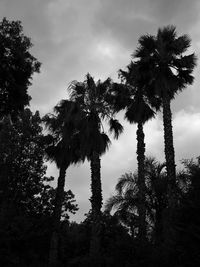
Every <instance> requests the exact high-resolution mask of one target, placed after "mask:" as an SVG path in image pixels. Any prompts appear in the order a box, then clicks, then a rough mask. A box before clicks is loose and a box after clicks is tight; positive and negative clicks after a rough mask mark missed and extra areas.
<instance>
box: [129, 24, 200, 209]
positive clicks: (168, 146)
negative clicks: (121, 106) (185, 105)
mask: <svg viewBox="0 0 200 267" xmlns="http://www.w3.org/2000/svg"><path fill="white" fill-rule="evenodd" d="M190 43H191V41H190V38H189V37H188V36H187V35H182V36H180V37H178V36H177V33H176V28H175V27H174V26H166V27H164V28H162V29H159V30H158V32H157V35H156V36H153V35H143V36H141V37H140V39H139V46H138V48H137V50H136V52H135V53H134V58H136V59H137V60H139V61H140V62H141V66H142V67H141V70H143V72H145V73H146V83H147V85H148V87H147V89H148V90H149V94H151V95H157V96H158V97H159V98H160V99H161V101H162V107H163V125H164V143H165V158H166V167H167V174H168V178H169V192H170V194H171V197H170V198H169V201H170V206H171V207H173V206H174V205H175V196H174V193H175V189H174V188H175V182H176V165H175V153H174V145H173V132H172V113H171V107H170V103H171V100H172V99H173V98H174V97H175V95H176V94H177V93H178V92H180V91H182V90H183V89H184V88H185V87H186V86H187V85H189V84H192V82H193V79H194V78H193V76H192V71H193V69H194V67H195V65H196V57H195V55H194V54H189V55H185V52H186V51H187V49H188V48H189V47H190Z"/></svg>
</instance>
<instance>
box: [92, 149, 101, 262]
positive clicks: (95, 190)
mask: <svg viewBox="0 0 200 267" xmlns="http://www.w3.org/2000/svg"><path fill="white" fill-rule="evenodd" d="M90 166H91V191H92V197H91V199H90V201H91V205H92V223H93V224H92V234H91V241H90V258H91V264H92V265H91V266H95V267H98V266H100V258H101V257H100V256H101V255H100V249H101V245H100V242H101V240H100V235H101V207H102V189H101V173H100V169H101V165H100V158H99V155H98V153H96V152H93V153H92V157H91V164H90Z"/></svg>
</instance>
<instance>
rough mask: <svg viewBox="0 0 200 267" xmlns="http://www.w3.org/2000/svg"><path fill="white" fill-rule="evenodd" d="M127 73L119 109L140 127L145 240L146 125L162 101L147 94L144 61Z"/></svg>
mask: <svg viewBox="0 0 200 267" xmlns="http://www.w3.org/2000/svg"><path fill="white" fill-rule="evenodd" d="M127 69H128V70H127V71H122V70H120V72H119V75H120V77H121V79H122V81H123V82H124V81H125V84H124V85H115V86H114V91H115V96H116V97H115V108H116V109H117V110H120V109H124V108H125V109H126V113H125V118H126V119H127V120H128V121H129V122H130V123H136V124H137V132H136V134H137V161H138V189H139V206H138V213H139V238H140V239H142V240H145V238H146V227H145V217H146V209H145V205H144V202H145V179H144V161H145V142H144V131H143V125H144V124H145V122H147V121H148V120H150V119H151V118H153V117H154V116H155V111H156V110H158V109H159V106H160V101H159V99H158V98H156V97H152V96H148V95H147V94H146V84H145V79H146V77H145V75H146V74H145V73H143V72H141V70H140V61H138V62H131V63H130V64H129V65H128V66H127Z"/></svg>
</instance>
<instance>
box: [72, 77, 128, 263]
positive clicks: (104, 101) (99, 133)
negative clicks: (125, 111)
mask: <svg viewBox="0 0 200 267" xmlns="http://www.w3.org/2000/svg"><path fill="white" fill-rule="evenodd" d="M111 86H112V81H111V80H110V79H109V78H108V79H106V80H105V81H104V82H101V81H100V80H99V81H97V82H96V83H95V81H94V79H93V78H92V77H91V75H90V74H87V75H86V79H85V81H84V82H78V81H73V82H72V83H71V84H70V86H69V90H70V100H71V101H73V102H75V103H76V104H77V105H78V107H79V110H77V113H76V114H75V116H77V114H79V115H78V116H80V117H81V119H80V120H79V123H78V126H77V127H78V128H79V130H80V133H81V134H80V150H81V153H82V155H84V157H86V158H87V159H88V160H89V161H90V168H91V191H92V196H91V199H90V201H91V205H92V220H93V226H92V238H91V245H90V254H91V257H92V259H93V261H94V262H93V264H97V265H98V264H99V263H98V256H97V255H98V253H99V250H100V229H101V224H100V223H101V208H102V188H101V172H100V169H101V164H100V156H101V155H102V154H103V153H105V152H106V150H107V149H108V147H109V144H110V139H109V137H108V135H107V134H106V133H105V131H104V126H103V122H105V121H107V122H108V126H109V132H113V133H114V137H115V138H118V136H119V134H120V133H121V132H122V131H123V127H122V125H121V124H120V123H119V122H118V120H116V119H115V118H114V111H113V109H112V105H111V104H110V103H109V95H110V89H111ZM95 259H96V261H95Z"/></svg>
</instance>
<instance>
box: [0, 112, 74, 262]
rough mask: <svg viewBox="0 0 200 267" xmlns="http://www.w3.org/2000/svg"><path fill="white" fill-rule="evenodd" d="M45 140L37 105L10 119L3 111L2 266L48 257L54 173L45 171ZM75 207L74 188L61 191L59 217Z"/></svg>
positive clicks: (0, 147) (0, 136) (0, 157)
mask: <svg viewBox="0 0 200 267" xmlns="http://www.w3.org/2000/svg"><path fill="white" fill-rule="evenodd" d="M44 141H45V140H44V136H43V129H42V127H41V118H40V115H39V112H38V111H37V112H35V113H32V112H31V111H30V110H29V109H25V110H24V111H23V112H20V113H19V116H18V120H16V121H14V122H13V123H10V120H9V118H8V117H4V119H3V121H2V129H1V131H0V240H1V241H0V255H1V257H0V258H1V259H0V265H1V266H11V265H13V264H14V262H15V264H14V266H27V265H30V264H32V265H34V266H38V264H39V263H38V261H39V260H38V259H37V257H41V259H40V261H41V264H42V263H43V261H45V260H46V259H45V257H46V256H45V255H47V253H48V244H49V234H50V230H51V224H52V214H53V209H54V205H55V193H56V192H55V189H54V188H53V187H52V186H51V185H50V183H51V182H52V181H53V179H54V178H53V177H46V175H45V174H46V169H47V166H46V165H45V164H44V163H45V151H44V150H45V146H46V144H45V142H44ZM76 211H77V205H76V204H75V200H74V195H73V193H72V192H71V191H67V192H64V198H63V203H62V218H63V220H68V218H69V212H72V213H75V212H76ZM21 251H23V253H21ZM31 255H32V257H31ZM12 261H13V263H12ZM23 262H24V264H23ZM34 263H35V264H34Z"/></svg>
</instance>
